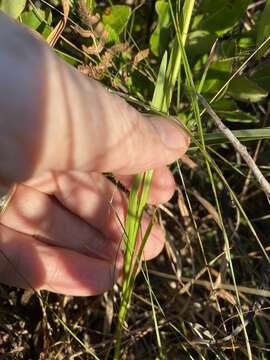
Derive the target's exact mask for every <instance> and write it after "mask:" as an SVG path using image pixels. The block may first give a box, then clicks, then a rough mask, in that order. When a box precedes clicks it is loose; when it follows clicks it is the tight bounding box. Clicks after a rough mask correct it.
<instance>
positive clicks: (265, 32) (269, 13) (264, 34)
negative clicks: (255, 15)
mask: <svg viewBox="0 0 270 360" xmlns="http://www.w3.org/2000/svg"><path fill="white" fill-rule="evenodd" d="M268 36H270V0H268V1H267V3H266V5H265V8H264V10H263V12H262V14H261V16H260V19H259V22H258V27H257V46H260V45H261V44H262V43H263V42H264V40H266V39H267V38H268ZM267 48H268V47H267V46H266V47H265V48H263V49H262V50H261V51H260V52H259V54H258V57H261V56H262V55H263V54H264V53H265V51H266V50H267Z"/></svg>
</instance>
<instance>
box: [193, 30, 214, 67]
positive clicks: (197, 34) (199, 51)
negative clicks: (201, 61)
mask: <svg viewBox="0 0 270 360" xmlns="http://www.w3.org/2000/svg"><path fill="white" fill-rule="evenodd" d="M215 40H216V36H215V35H213V34H210V33H209V32H208V31H204V30H197V31H193V32H191V33H189V34H188V37H187V44H186V50H187V54H188V55H189V57H190V58H191V60H192V58H194V56H199V55H203V54H208V53H209V52H210V50H211V48H212V46H213V44H214V42H215Z"/></svg>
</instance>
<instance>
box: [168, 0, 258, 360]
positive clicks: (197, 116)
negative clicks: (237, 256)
mask: <svg viewBox="0 0 270 360" xmlns="http://www.w3.org/2000/svg"><path fill="white" fill-rule="evenodd" d="M169 1H170V0H169ZM172 17H173V22H174V25H175V29H176V35H177V39H178V43H179V47H180V50H181V52H182V57H183V65H184V69H185V74H186V77H187V81H188V85H189V87H190V88H191V89H192V93H191V102H192V108H193V111H194V115H195V119H196V122H197V128H198V131H199V136H200V140H201V145H202V149H203V150H204V152H205V151H206V146H205V142H204V137H203V128H202V123H201V116H200V111H199V104H198V101H197V99H196V88H195V85H194V82H193V78H192V73H191V69H190V67H189V62H188V59H187V56H186V52H185V49H184V46H183V43H182V38H181V31H180V29H179V27H178V28H177V24H176V21H175V18H174V16H173V13H172ZM205 164H206V168H207V172H208V176H209V179H210V183H211V187H212V191H213V195H214V198H215V203H216V206H217V211H218V214H219V219H220V222H221V224H222V233H223V238H224V242H225V249H226V257H227V260H228V262H229V265H230V269H231V275H232V280H233V284H234V286H235V290H236V291H235V293H236V299H237V305H238V306H237V307H236V309H237V312H238V314H239V318H240V320H241V323H242V325H243V331H244V336H245V341H246V347H247V354H248V358H249V359H252V353H251V347H250V343H249V338H248V334H247V330H246V324H245V321H244V316H243V312H242V307H241V301H240V296H239V293H238V290H237V284H236V278H235V274H234V269H233V264H232V259H231V254H230V246H229V239H228V235H227V232H226V230H225V227H224V224H223V219H222V212H221V207H220V204H219V200H218V196H217V191H216V186H215V183H214V178H213V174H212V170H211V167H210V164H209V161H208V159H207V158H206V157H205ZM210 281H211V283H212V280H211V276H210Z"/></svg>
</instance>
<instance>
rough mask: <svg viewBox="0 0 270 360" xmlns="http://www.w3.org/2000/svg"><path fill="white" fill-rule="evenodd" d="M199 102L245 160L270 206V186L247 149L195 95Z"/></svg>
mask: <svg viewBox="0 0 270 360" xmlns="http://www.w3.org/2000/svg"><path fill="white" fill-rule="evenodd" d="M197 96H198V98H199V100H200V102H201V103H202V105H203V106H204V107H205V109H206V111H207V112H208V114H209V115H210V116H211V118H212V119H213V120H214V122H215V124H216V126H217V127H218V128H219V130H220V131H221V132H222V133H223V134H224V135H225V136H226V138H227V139H228V140H229V141H230V143H231V144H232V146H233V147H234V148H235V150H236V151H237V152H238V153H239V154H240V155H241V157H242V158H243V159H244V160H245V162H246V164H247V166H248V167H249V168H250V170H251V171H252V173H253V175H254V176H255V177H256V179H257V181H258V182H259V184H260V186H261V189H262V190H263V192H264V193H265V195H266V197H267V200H268V202H269V204H270V184H269V182H268V181H267V180H266V178H265V177H264V175H263V173H262V172H261V170H260V169H259V168H258V166H257V165H256V163H255V161H254V160H253V158H252V157H251V156H250V155H249V153H248V151H247V148H246V147H245V146H244V145H242V144H241V142H240V141H239V140H238V139H237V138H236V137H235V136H234V135H233V133H232V132H231V130H230V129H229V128H227V126H225V125H224V124H223V122H222V120H221V119H220V117H219V116H218V115H217V114H216V113H215V111H214V110H213V109H212V107H211V106H210V105H209V104H208V102H207V101H206V100H205V98H204V97H203V96H202V95H200V94H197Z"/></svg>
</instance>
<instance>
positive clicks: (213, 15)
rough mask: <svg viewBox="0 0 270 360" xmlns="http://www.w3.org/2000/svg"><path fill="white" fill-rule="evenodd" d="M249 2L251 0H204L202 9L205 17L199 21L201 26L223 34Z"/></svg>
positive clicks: (238, 17)
mask: <svg viewBox="0 0 270 360" xmlns="http://www.w3.org/2000/svg"><path fill="white" fill-rule="evenodd" d="M250 2H251V0H241V1H240V0H237V1H229V0H225V1H224V0H215V1H213V0H204V1H203V2H202V10H203V11H204V14H205V19H204V20H203V21H202V23H201V28H202V29H204V30H207V31H209V32H211V33H215V34H216V35H218V36H222V35H224V34H225V33H227V32H229V31H231V30H232V29H233V27H234V25H235V24H236V23H237V22H238V21H239V19H240V17H241V16H243V15H244V13H245V11H246V8H247V6H248V5H249V3H250Z"/></svg>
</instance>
